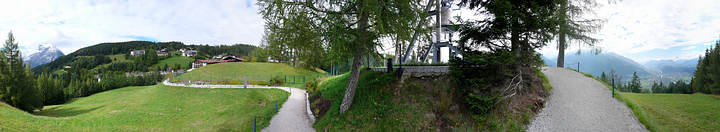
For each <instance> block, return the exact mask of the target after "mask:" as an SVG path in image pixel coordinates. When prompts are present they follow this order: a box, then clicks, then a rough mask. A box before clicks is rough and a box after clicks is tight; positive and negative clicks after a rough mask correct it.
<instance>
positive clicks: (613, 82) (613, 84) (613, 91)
mask: <svg viewBox="0 0 720 132" xmlns="http://www.w3.org/2000/svg"><path fill="white" fill-rule="evenodd" d="M612 97H613V98H615V78H613V79H612Z"/></svg>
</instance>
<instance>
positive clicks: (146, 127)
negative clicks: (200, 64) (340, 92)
mask: <svg viewBox="0 0 720 132" xmlns="http://www.w3.org/2000/svg"><path fill="white" fill-rule="evenodd" d="M286 94H287V92H284V91H282V90H277V89H200V88H185V87H170V86H164V85H154V86H143V87H126V88H121V89H115V90H111V91H106V92H102V93H98V94H95V95H92V96H88V97H83V98H77V99H75V100H74V101H71V102H70V103H67V104H62V105H54V106H45V107H44V108H43V110H42V111H39V112H37V113H36V114H35V115H33V114H28V113H26V112H23V111H21V110H18V109H15V108H13V107H11V106H8V105H6V104H4V103H0V131H8V130H9V131H58V130H62V131H250V130H251V129H252V121H253V117H254V116H260V117H271V116H272V115H274V114H275V113H276V111H275V108H274V106H273V105H270V104H272V103H273V102H275V101H279V102H284V101H285V100H286V99H287V97H286V96H285V95H286ZM269 119H270V118H259V119H258V124H259V128H264V127H266V126H268V125H269Z"/></svg>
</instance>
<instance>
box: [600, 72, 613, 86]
mask: <svg viewBox="0 0 720 132" xmlns="http://www.w3.org/2000/svg"><path fill="white" fill-rule="evenodd" d="M600 80H602V81H603V82H605V83H608V84H610V83H612V82H610V81H609V79H608V77H607V75H605V72H602V74H600Z"/></svg>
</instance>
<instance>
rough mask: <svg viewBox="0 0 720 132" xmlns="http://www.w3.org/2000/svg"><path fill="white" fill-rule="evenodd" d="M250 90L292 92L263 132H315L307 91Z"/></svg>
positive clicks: (221, 86)
mask: <svg viewBox="0 0 720 132" xmlns="http://www.w3.org/2000/svg"><path fill="white" fill-rule="evenodd" d="M163 84H165V85H168V86H180V87H195V88H244V86H243V85H196V84H192V85H185V84H177V83H171V82H169V81H168V80H165V81H164V82H163ZM248 88H276V89H282V90H285V91H287V92H290V97H288V99H287V101H285V103H283V105H282V107H281V108H280V112H278V114H276V115H275V116H273V118H272V119H271V120H270V125H269V126H268V127H266V128H265V129H263V130H262V131H263V132H314V131H315V129H313V128H312V121H310V118H309V115H308V113H306V112H307V111H306V109H307V108H306V107H307V106H306V104H307V102H305V101H306V100H307V97H306V96H307V94H305V90H302V89H298V88H291V87H272V86H257V85H248Z"/></svg>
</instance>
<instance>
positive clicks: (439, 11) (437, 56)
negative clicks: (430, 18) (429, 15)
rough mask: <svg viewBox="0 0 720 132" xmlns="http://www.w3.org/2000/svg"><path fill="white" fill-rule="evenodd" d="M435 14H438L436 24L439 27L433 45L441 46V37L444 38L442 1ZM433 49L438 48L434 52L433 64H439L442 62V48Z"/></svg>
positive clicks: (438, 3) (438, 2) (438, 1)
mask: <svg viewBox="0 0 720 132" xmlns="http://www.w3.org/2000/svg"><path fill="white" fill-rule="evenodd" d="M435 12H437V14H435V24H436V25H437V29H436V31H435V43H433V45H437V44H439V43H440V39H442V37H440V36H442V24H441V21H442V18H440V17H441V16H442V15H441V14H442V4H441V3H440V0H437V9H435ZM432 48H437V49H435V52H433V59H432V61H433V62H432V63H438V62H440V47H438V46H433V47H432Z"/></svg>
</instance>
